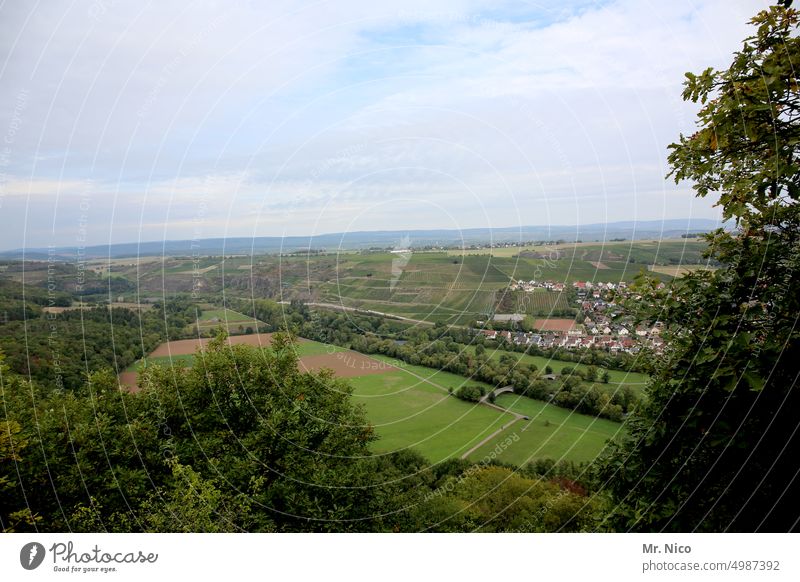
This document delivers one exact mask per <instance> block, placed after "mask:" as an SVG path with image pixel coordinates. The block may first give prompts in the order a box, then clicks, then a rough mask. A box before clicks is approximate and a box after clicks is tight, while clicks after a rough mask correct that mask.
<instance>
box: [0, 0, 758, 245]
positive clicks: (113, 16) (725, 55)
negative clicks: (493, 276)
mask: <svg viewBox="0 0 800 582" xmlns="http://www.w3.org/2000/svg"><path fill="white" fill-rule="evenodd" d="M764 6H766V3H764V2H751V1H741V2H725V1H722V0H704V1H690V0H683V1H677V2H669V3H664V2H650V1H645V2H643V1H640V0H619V1H614V2H591V1H582V2H574V3H562V2H555V1H552V2H538V3H532V4H529V3H518V2H500V3H498V2H489V1H488V0H486V1H478V0H444V1H442V2H437V3H436V5H435V7H433V8H432V7H431V4H430V3H429V2H427V1H422V0H405V1H403V2H399V1H398V2H394V1H392V2H372V3H367V2H363V1H356V0H346V1H340V2H335V3H334V2H320V1H317V2H301V3H298V2H290V1H288V0H286V1H282V2H281V1H277V2H269V3H263V4H262V3H250V2H244V1H242V2H225V3H223V2H213V1H206V2H198V3H183V2H161V3H139V4H136V3H123V2H116V1H114V0H92V1H89V2H76V3H73V4H70V5H58V6H48V7H47V8H43V7H38V5H37V6H29V5H26V4H24V3H22V4H20V3H14V4H13V5H12V3H6V4H4V5H3V6H2V8H0V51H2V54H3V55H5V59H4V60H3V61H2V62H0V140H2V139H3V136H4V137H5V138H6V143H4V144H3V145H5V146H6V149H5V150H4V152H3V155H2V157H0V162H2V164H0V165H2V167H0V172H2V175H0V178H2V179H0V204H1V205H2V206H0V211H2V213H3V220H4V222H5V221H6V220H7V221H8V223H9V224H11V227H10V228H8V229H5V231H4V232H3V233H0V248H8V247H19V246H23V245H25V244H27V245H44V244H48V243H50V242H55V243H65V244H69V241H70V240H72V239H73V238H74V233H75V230H76V224H77V223H78V222H79V220H80V213H76V211H74V209H73V206H72V202H71V200H72V201H74V200H76V199H79V198H80V196H82V194H83V193H84V189H85V187H86V184H87V183H90V184H91V185H92V192H91V194H92V212H93V216H94V217H95V218H93V223H92V228H93V231H92V236H93V239H95V242H97V243H102V242H107V241H108V240H112V239H113V240H115V241H122V240H130V239H131V238H133V239H138V238H141V239H142V240H145V239H154V238H155V239H159V238H161V237H169V238H181V237H185V236H187V235H188V236H192V233H194V231H195V230H196V228H195V227H196V224H197V220H196V215H197V213H198V208H199V207H200V206H201V205H202V207H203V208H205V211H204V217H203V225H204V226H203V232H204V236H221V235H225V234H228V235H235V234H248V233H250V232H259V233H260V234H271V233H272V234H279V233H282V232H286V233H287V234H304V233H307V232H309V230H310V229H317V232H323V231H326V232H330V231H337V230H343V229H346V228H349V227H350V225H351V224H352V222H353V220H354V219H357V220H359V221H363V222H364V223H365V225H366V226H369V227H371V228H393V227H405V228H413V227H420V226H423V225H424V226H431V227H436V226H440V225H438V224H437V223H436V221H437V220H440V221H450V222H454V223H457V224H458V225H461V226H486V225H488V224H493V225H498V226H508V225H513V224H518V223H520V222H521V223H535V222H541V221H552V222H554V223H570V222H576V221H586V220H587V218H592V219H593V220H594V219H595V218H597V217H604V218H607V219H608V220H616V219H634V218H658V217H661V216H664V217H680V216H685V215H686V212H692V213H694V214H695V215H697V216H709V217H710V216H715V215H716V213H715V211H714V210H713V209H712V208H711V201H709V200H694V199H692V198H691V196H690V194H691V193H690V192H689V191H687V189H686V187H684V186H681V187H680V188H677V187H675V186H673V185H671V184H670V183H667V182H665V180H664V176H665V175H666V173H667V167H666V163H665V158H666V146H667V145H668V144H669V143H670V142H671V141H674V140H675V139H676V138H677V136H678V134H679V132H681V131H683V132H686V131H691V130H692V124H693V118H694V114H695V108H694V107H693V106H690V105H687V104H684V103H682V102H681V100H680V92H681V82H682V78H683V73H684V72H685V71H688V70H694V71H697V70H702V69H703V68H705V67H706V66H709V65H714V66H718V67H724V66H726V65H727V63H728V61H729V60H730V55H731V53H732V52H733V51H734V50H736V49H737V48H738V46H739V44H740V41H741V39H742V38H743V37H744V36H745V35H746V34H747V33H748V29H747V26H746V24H745V23H746V21H747V20H748V19H749V18H750V17H751V16H752V15H753V14H754V13H755V12H756V11H757V10H758V9H760V8H762V7H764ZM9 138H10V139H9ZM31 200H35V201H36V206H35V207H33V209H32V207H31V203H30V201H31ZM395 201H396V202H397V204H396V205H395V207H393V208H392V211H391V212H387V211H386V209H387V208H390V207H391V205H392V203H393V202H395Z"/></svg>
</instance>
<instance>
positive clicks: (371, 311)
mask: <svg viewBox="0 0 800 582" xmlns="http://www.w3.org/2000/svg"><path fill="white" fill-rule="evenodd" d="M278 303H283V304H284V305H288V304H289V301H279V302H278ZM306 305H307V306H308V307H322V308H325V309H334V310H336V311H356V312H359V313H365V314H367V315H378V316H380V317H388V318H390V319H399V320H401V321H410V322H411V323H419V324H422V325H436V322H434V321H425V320H422V319H412V318H411V317H403V316H402V315H395V314H394V313H384V312H383V311H375V310H374V309H362V308H360V307H348V306H347V305H338V304H336V303H306ZM452 327H461V326H452Z"/></svg>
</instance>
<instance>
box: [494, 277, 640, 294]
mask: <svg viewBox="0 0 800 582" xmlns="http://www.w3.org/2000/svg"><path fill="white" fill-rule="evenodd" d="M508 288H509V289H510V290H511V291H527V292H528V293H530V292H532V291H535V290H536V289H545V290H546V291H556V292H561V291H564V290H565V289H567V285H566V284H564V283H560V282H558V281H549V280H548V281H536V280H534V279H531V280H530V281H525V280H523V279H519V280H512V281H511V283H509V285H508ZM572 288H573V289H575V291H576V292H577V293H578V296H579V297H581V296H584V297H585V296H587V295H591V296H593V297H601V296H602V294H603V291H624V290H627V289H628V284H627V283H626V282H625V281H619V282H617V283H615V282H613V281H609V282H608V283H605V282H603V281H576V282H574V283H573V284H572Z"/></svg>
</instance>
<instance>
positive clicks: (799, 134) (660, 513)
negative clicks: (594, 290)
mask: <svg viewBox="0 0 800 582" xmlns="http://www.w3.org/2000/svg"><path fill="white" fill-rule="evenodd" d="M790 4H791V2H784V3H782V4H780V5H777V6H772V7H770V8H769V9H767V10H764V11H762V12H760V13H759V14H758V15H757V16H756V17H755V18H753V19H752V21H751V23H752V24H753V25H754V26H755V27H756V32H755V34H754V35H753V36H751V37H749V38H747V39H746V40H745V42H744V46H743V48H742V49H741V50H740V51H739V52H737V53H736V54H735V55H734V59H733V62H732V64H731V66H730V67H729V68H728V69H727V70H724V71H715V70H712V69H707V70H706V71H704V72H703V73H702V74H700V75H693V74H691V73H687V75H686V77H687V80H686V83H685V91H684V93H683V96H684V99H686V100H689V101H692V102H694V103H700V104H701V106H702V107H701V109H700V111H699V113H698V126H699V128H698V130H697V131H696V132H695V133H694V134H692V135H690V136H683V135H682V136H680V139H679V141H678V143H675V144H672V145H671V146H670V148H671V153H670V155H669V162H670V164H671V168H672V171H671V175H672V176H674V178H675V180H676V181H682V180H690V181H692V183H693V188H694V189H695V191H696V193H697V195H698V196H710V195H714V196H717V197H718V202H717V204H718V205H719V206H721V208H722V211H723V216H724V217H725V218H726V219H730V220H732V221H734V222H735V225H736V229H735V230H734V231H728V232H726V231H723V230H717V231H716V232H714V233H711V234H709V235H708V236H707V237H706V238H707V240H708V242H709V251H708V256H709V258H712V259H715V260H717V261H718V262H719V263H720V265H721V267H720V268H719V269H718V270H716V271H714V272H698V273H695V274H692V275H690V276H686V277H683V278H681V279H678V280H676V281H675V282H674V283H673V285H672V286H671V287H669V288H667V289H663V290H658V289H657V288H656V285H655V282H654V281H653V280H651V279H647V278H643V279H642V280H641V281H640V282H639V288H640V289H641V290H642V292H643V294H644V296H645V298H646V302H647V304H648V307H647V308H646V309H645V310H644V311H645V313H644V314H645V315H646V314H648V313H649V315H650V316H651V317H652V316H655V317H654V319H658V320H660V321H663V322H665V324H666V327H665V334H666V336H667V338H668V344H669V345H670V350H669V352H668V353H667V357H665V358H663V359H662V360H661V361H660V362H659V363H657V365H656V368H655V370H654V374H653V376H652V380H651V383H650V385H649V386H648V389H647V398H646V399H645V402H644V403H643V404H642V405H641V406H640V407H638V408H637V410H636V411H635V412H634V413H633V414H632V417H631V420H630V422H629V423H628V427H629V431H628V432H629V438H627V439H626V440H624V441H623V442H621V443H620V444H618V445H617V447H616V450H615V451H614V452H613V453H612V454H611V455H610V456H609V457H607V458H606V459H605V460H604V461H603V463H602V470H601V471H600V477H601V479H602V480H603V482H604V483H606V484H607V486H608V489H609V491H610V493H611V497H612V501H613V503H612V504H611V507H613V508H614V509H613V510H612V513H611V515H610V517H609V519H610V520H611V522H612V523H613V524H614V525H615V526H616V527H617V528H620V529H625V530H627V529H631V530H644V531H657V530H663V531H695V530H697V531H787V530H796V529H797V528H798V510H797V504H796V500H797V498H798V494H800V479H798V478H797V463H796V459H797V457H798V454H800V434H798V433H799V432H800V431H798V428H797V416H796V415H797V410H798V408H800V391H799V390H798V389H797V379H798V374H800V341H798V340H800V337H798V336H799V335H800V326H798V317H799V316H800V294H798V293H797V288H796V286H795V282H796V281H797V280H798V273H799V272H800V271H799V270H798V269H800V204H798V195H799V194H800V156H799V155H798V154H800V152H798V144H799V143H800V89H799V88H798V79H797V72H796V69H795V67H796V66H797V65H798V64H799V63H800V38H798V36H797V28H798V13H797V11H796V10H794V9H792V8H791V7H790ZM651 320H652V319H651Z"/></svg>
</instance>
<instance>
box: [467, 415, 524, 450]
mask: <svg viewBox="0 0 800 582" xmlns="http://www.w3.org/2000/svg"><path fill="white" fill-rule="evenodd" d="M488 406H494V404H488ZM496 408H500V407H499V406H497V407H496ZM500 410H502V411H503V412H509V413H510V414H514V415H515V418H514V420H512V421H511V422H509V423H506V424H504V425H503V426H501V427H500V428H498V429H497V430H496V431H494V432H493V433H492V434H490V435H489V436H487V437H486V438H485V439H483V440H482V441H481V442H479V443H478V444H477V445H475V446H474V447H472V448H471V449H470V450H468V451H467V452H466V453H464V454H463V455H461V458H462V459H466V458H467V457H469V456H470V455H471V454H472V453H474V452H475V451H477V450H478V449H479V448H481V447H482V446H483V445H485V444H486V443H488V442H489V441H491V440H492V439H493V438H494V437H496V436H497V435H499V434H500V433H501V432H503V431H504V430H506V429H507V428H508V427H510V426H511V425H512V424H514V423H515V422H517V421H519V420H522V415H521V414H517V413H516V412H511V411H509V410H505V409H504V408H500Z"/></svg>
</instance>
